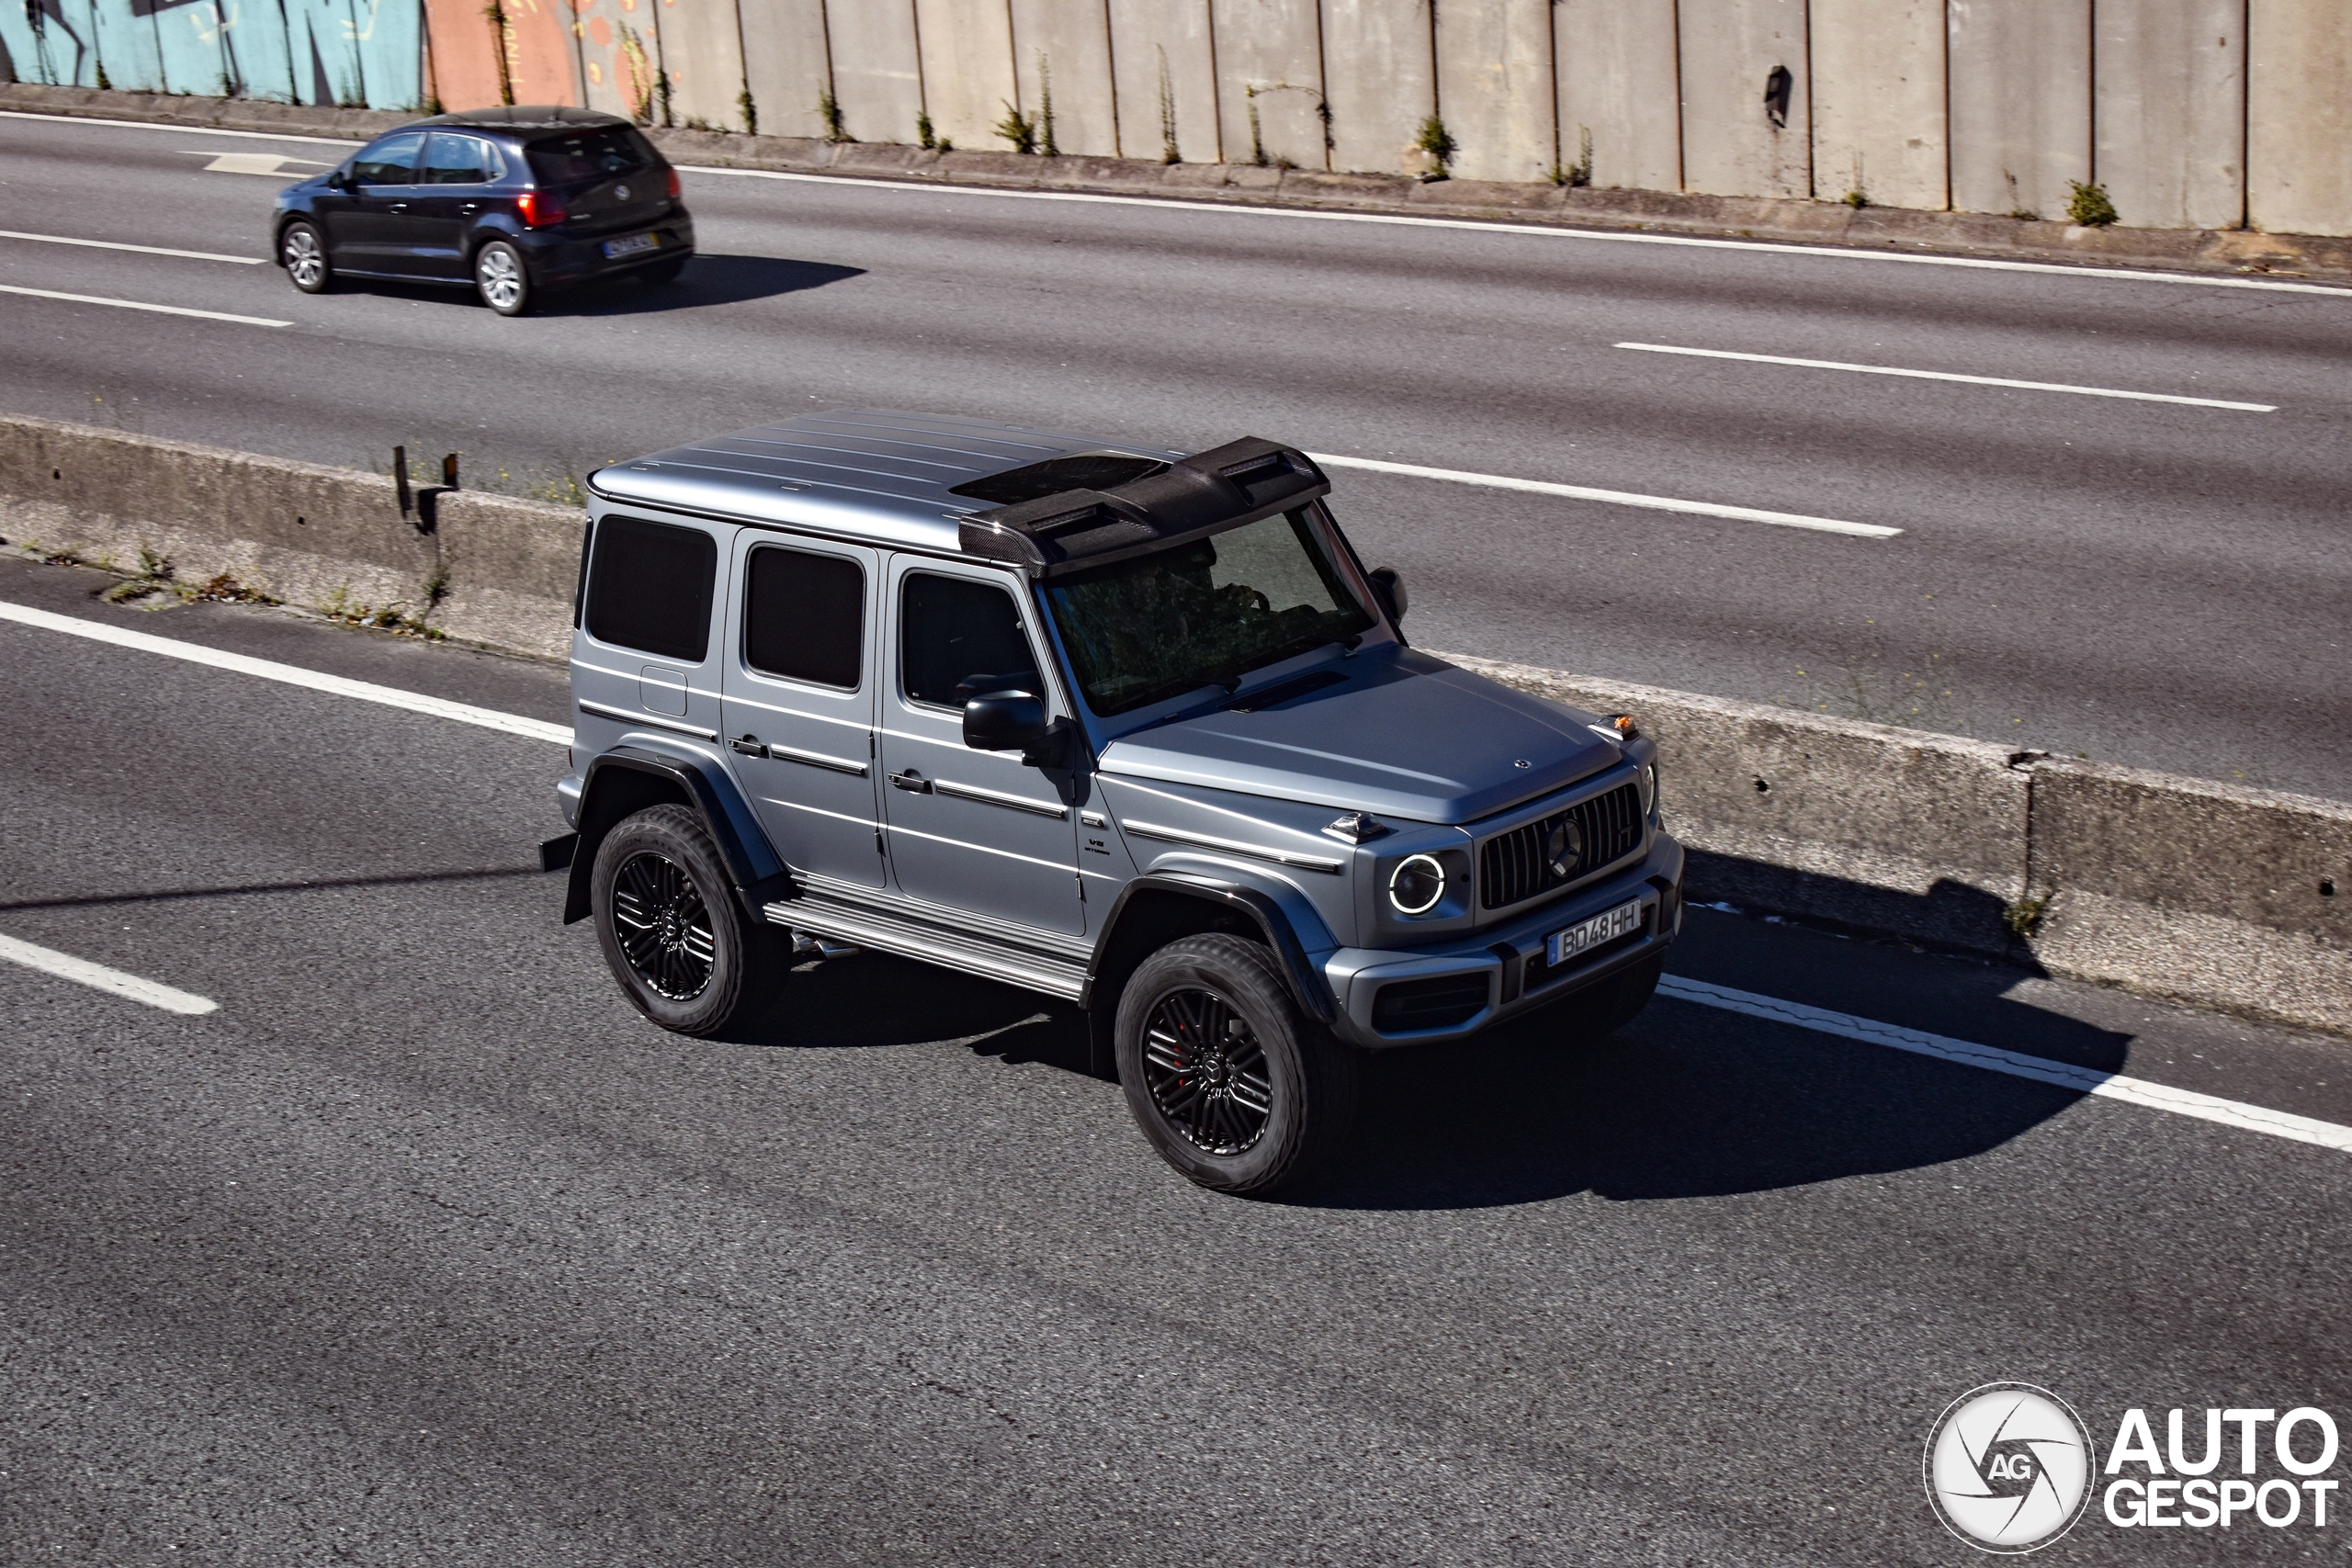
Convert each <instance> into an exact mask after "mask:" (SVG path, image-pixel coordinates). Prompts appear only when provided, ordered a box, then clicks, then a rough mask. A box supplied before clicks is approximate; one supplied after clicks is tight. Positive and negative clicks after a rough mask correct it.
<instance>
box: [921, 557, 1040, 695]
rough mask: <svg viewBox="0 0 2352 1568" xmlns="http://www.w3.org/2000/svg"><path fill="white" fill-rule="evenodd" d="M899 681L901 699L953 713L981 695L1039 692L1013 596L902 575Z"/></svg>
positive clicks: (968, 582) (967, 581) (975, 584)
mask: <svg viewBox="0 0 2352 1568" xmlns="http://www.w3.org/2000/svg"><path fill="white" fill-rule="evenodd" d="M899 681H900V682H901V684H902V685H903V687H904V689H905V691H906V694H907V700H908V701H909V702H915V703H926V704H929V705H933V706H935V707H944V708H960V707H962V706H963V705H964V704H965V703H966V702H967V700H968V699H970V698H971V697H973V696H974V695H976V694H979V693H982V692H1001V691H1012V690H1023V691H1029V692H1035V693H1036V694H1037V695H1039V696H1041V697H1042V696H1044V695H1045V694H1046V693H1045V689H1044V688H1043V687H1042V686H1041V685H1040V684H1039V683H1038V673H1037V659H1036V655H1035V654H1034V653H1032V652H1031V651H1030V649H1029V638H1028V637H1026V636H1025V635H1023V632H1022V630H1021V611H1020V608H1019V606H1018V605H1016V604H1014V603H1013V599H1012V594H1010V593H1008V592H1005V591H1004V589H1002V588H1001V587H999V586H998V585H997V584H995V583H992V582H981V581H976V580H974V579H972V578H968V577H943V576H939V575H936V574H933V573H932V572H927V571H922V572H909V573H908V574H907V575H906V577H905V579H904V580H903V582H902V584H901V586H900V588H899Z"/></svg>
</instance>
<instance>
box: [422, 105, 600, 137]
mask: <svg viewBox="0 0 2352 1568" xmlns="http://www.w3.org/2000/svg"><path fill="white" fill-rule="evenodd" d="M636 123H637V122H636V121H635V120H631V119H625V118H622V117H621V116H619V115H616V114H606V113H605V112H604V111H603V110H601V109H576V108H573V107H570V106H569V105H566V104H492V106H491V107H488V108H481V109H462V110H459V111H458V113H455V114H437V115H435V116H434V117H433V118H430V119H416V120H411V121H410V122H409V123H408V124H406V125H404V126H402V127H401V130H415V129H416V128H417V127H418V126H420V125H447V126H456V127H459V128H462V129H464V130H511V131H516V132H523V133H528V132H531V131H537V130H582V129H583V128H585V129H599V128H602V127H605V126H612V125H634V124H636Z"/></svg>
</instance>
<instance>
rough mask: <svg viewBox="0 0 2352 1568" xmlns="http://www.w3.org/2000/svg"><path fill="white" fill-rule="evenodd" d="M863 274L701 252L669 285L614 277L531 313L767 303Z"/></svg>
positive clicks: (551, 297)
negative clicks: (650, 283)
mask: <svg viewBox="0 0 2352 1568" xmlns="http://www.w3.org/2000/svg"><path fill="white" fill-rule="evenodd" d="M863 276H865V268H864V267H856V266H836V265H833V264H832V263H831V262H805V261H784V260H780V259H778V258H776V257H775V256H729V255H712V254H709V253H707V252H703V253H698V254H696V255H695V258H694V260H692V261H690V262H688V263H687V264H686V270H685V271H684V272H682V273H680V274H679V275H678V280H677V281H676V282H675V283H664V284H657V285H651V286H649V285H646V284H643V283H639V282H637V281H635V280H633V279H630V278H626V277H619V278H614V279H612V280H611V281H609V282H602V283H590V284H583V285H582V286H581V287H579V288H571V289H563V290H560V291H550V292H548V293H546V294H542V295H540V296H539V299H538V303H537V305H536V306H535V307H534V310H535V311H536V313H537V314H539V315H542V316H641V315H646V314H649V313H653V312H661V311H669V310H696V309H699V308H702V307H704V306H709V305H736V304H741V303H742V302H743V301H744V300H746V299H774V298H775V296H777V295H780V294H799V293H804V292H806V291H807V290H809V289H811V288H823V287H825V285H827V284H829V283H842V282H845V281H847V280H848V279H850V278H853V277H863Z"/></svg>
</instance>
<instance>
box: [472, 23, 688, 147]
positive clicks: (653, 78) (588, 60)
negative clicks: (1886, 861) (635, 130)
mask: <svg viewBox="0 0 2352 1568" xmlns="http://www.w3.org/2000/svg"><path fill="white" fill-rule="evenodd" d="M428 3H432V0H428ZM439 3H442V4H447V5H450V6H452V7H453V8H456V7H462V6H463V4H464V0H439ZM572 5H573V6H574V9H575V13H576V17H577V20H576V21H575V23H574V25H573V32H574V37H575V39H576V47H577V49H578V50H579V53H580V60H581V71H582V76H583V78H584V80H583V82H582V92H583V94H584V96H585V97H586V99H587V103H588V107H590V108H596V109H603V110H604V111H605V113H607V114H621V115H628V116H630V117H632V118H638V119H644V120H653V119H657V118H659V117H660V115H661V110H662V102H661V96H660V93H659V91H658V89H659V87H660V85H661V76H660V68H661V59H662V54H661V50H662V40H661V37H660V34H659V31H658V29H657V28H656V26H655V23H654V21H653V17H652V13H651V12H650V9H649V8H648V7H647V6H646V5H645V4H644V0H572ZM440 15H441V14H440V12H439V11H435V13H434V22H435V33H434V35H433V36H434V39H435V51H434V57H433V58H434V62H435V65H436V67H437V65H438V64H439V62H440V58H441V55H440V49H439V43H438V40H439V39H440V36H441V35H440V32H439V31H438V28H439V23H440ZM493 90H494V89H493ZM442 96H443V99H444V101H447V99H448V95H447V92H446V91H445V92H444V93H443V95H442ZM515 96H516V99H517V101H521V97H522V95H521V92H520V91H519V89H518V91H517V92H516V95H515ZM492 101H495V100H494V99H493V100H492ZM452 107H455V105H454V104H453V105H452Z"/></svg>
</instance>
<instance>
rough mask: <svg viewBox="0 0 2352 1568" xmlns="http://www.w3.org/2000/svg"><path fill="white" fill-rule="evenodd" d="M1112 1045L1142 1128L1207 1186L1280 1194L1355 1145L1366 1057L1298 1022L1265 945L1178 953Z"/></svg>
mask: <svg viewBox="0 0 2352 1568" xmlns="http://www.w3.org/2000/svg"><path fill="white" fill-rule="evenodd" d="M1113 1041H1114V1048H1115V1051H1116V1055H1117V1058H1118V1064H1119V1084H1120V1087H1121V1088H1122V1089H1124V1090H1125V1094H1126V1100H1127V1110H1128V1111H1130V1112H1131V1113H1132V1114H1133V1115H1134V1117H1135V1119H1136V1125H1137V1126H1138V1127H1140V1128H1141V1129H1142V1130H1143V1134H1144V1136H1145V1137H1146V1138H1148V1139H1149V1140H1150V1142H1151V1145H1152V1146H1153V1147H1154V1148H1156V1149H1158V1150H1159V1154H1160V1157H1161V1158H1163V1159H1165V1160H1167V1162H1168V1163H1169V1164H1170V1165H1172V1166H1174V1167H1175V1168H1177V1169H1178V1170H1179V1171H1181V1172H1182V1173H1183V1175H1184V1176H1185V1177H1186V1178H1188V1179H1191V1180H1193V1181H1195V1182H1198V1183H1199V1184H1200V1185H1201V1186H1203V1187H1208V1188H1214V1189H1216V1190H1218V1191H1221V1192H1234V1193H1242V1194H1247V1195H1250V1196H1262V1195H1265V1194H1268V1193H1272V1192H1275V1191H1278V1190H1281V1189H1283V1188H1284V1187H1288V1186H1291V1185H1294V1184H1295V1183H1296V1182H1298V1181H1300V1180H1301V1179H1305V1178H1306V1177H1308V1176H1310V1175H1312V1174H1313V1173H1315V1172H1316V1171H1317V1170H1319V1169H1320V1168H1323V1167H1324V1166H1325V1165H1326V1164H1327V1163H1328V1162H1329V1160H1330V1158H1331V1157H1332V1156H1335V1155H1336V1154H1337V1153H1338V1152H1339V1151H1340V1149H1341V1148H1342V1147H1343V1146H1344V1145H1345V1142H1346V1138H1347V1131H1348V1125H1349V1123H1350V1122H1351V1121H1352V1120H1353V1118H1354V1113H1355V1101H1356V1080H1357V1075H1358V1071H1359V1058H1358V1053H1357V1052H1356V1051H1355V1050H1354V1049H1353V1048H1352V1047H1351V1046H1349V1045H1347V1044H1346V1043H1342V1042H1341V1041H1340V1040H1338V1039H1336V1038H1334V1037H1333V1035H1332V1033H1331V1032H1330V1031H1329V1029H1327V1028H1325V1027H1324V1026H1323V1025H1322V1024H1321V1023H1318V1022H1317V1021H1315V1020H1314V1019H1312V1018H1310V1017H1308V1016H1306V1014H1305V1013H1303V1012H1302V1011H1300V1010H1299V1007H1298V1004H1297V1003H1296V1002H1295V1001H1294V1000H1293V999H1292V998H1291V993H1290V988H1289V986H1288V983H1287V982H1286V981H1285V980H1284V978H1283V972H1282V969H1281V967H1280V965H1279V964H1278V962H1277V961H1276V959H1275V957H1274V955H1273V953H1272V950H1271V949H1269V948H1268V947H1267V946H1266V945H1265V944H1264V943H1262V942H1250V941H1248V940H1246V939H1244V938H1242V937H1238V936H1231V935H1227V934H1225V933H1222V932H1209V933H1204V934H1203V935H1200V936H1189V937H1184V938H1182V939H1181V940H1179V941H1176V942H1170V943H1169V944H1168V945H1167V946H1165V947H1163V948H1161V949H1160V950H1159V952H1157V953H1153V954H1152V955H1151V956H1150V957H1148V958H1147V959H1145V960H1144V961H1143V963H1142V964H1139V965H1138V966H1137V967H1136V972H1135V974H1134V975H1133V976H1130V977H1129V978H1128V980H1127V983H1126V985H1125V987H1123V988H1122V989H1121V991H1120V993H1119V1011H1118V1019H1117V1021H1116V1022H1115V1023H1114V1025H1113Z"/></svg>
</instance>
